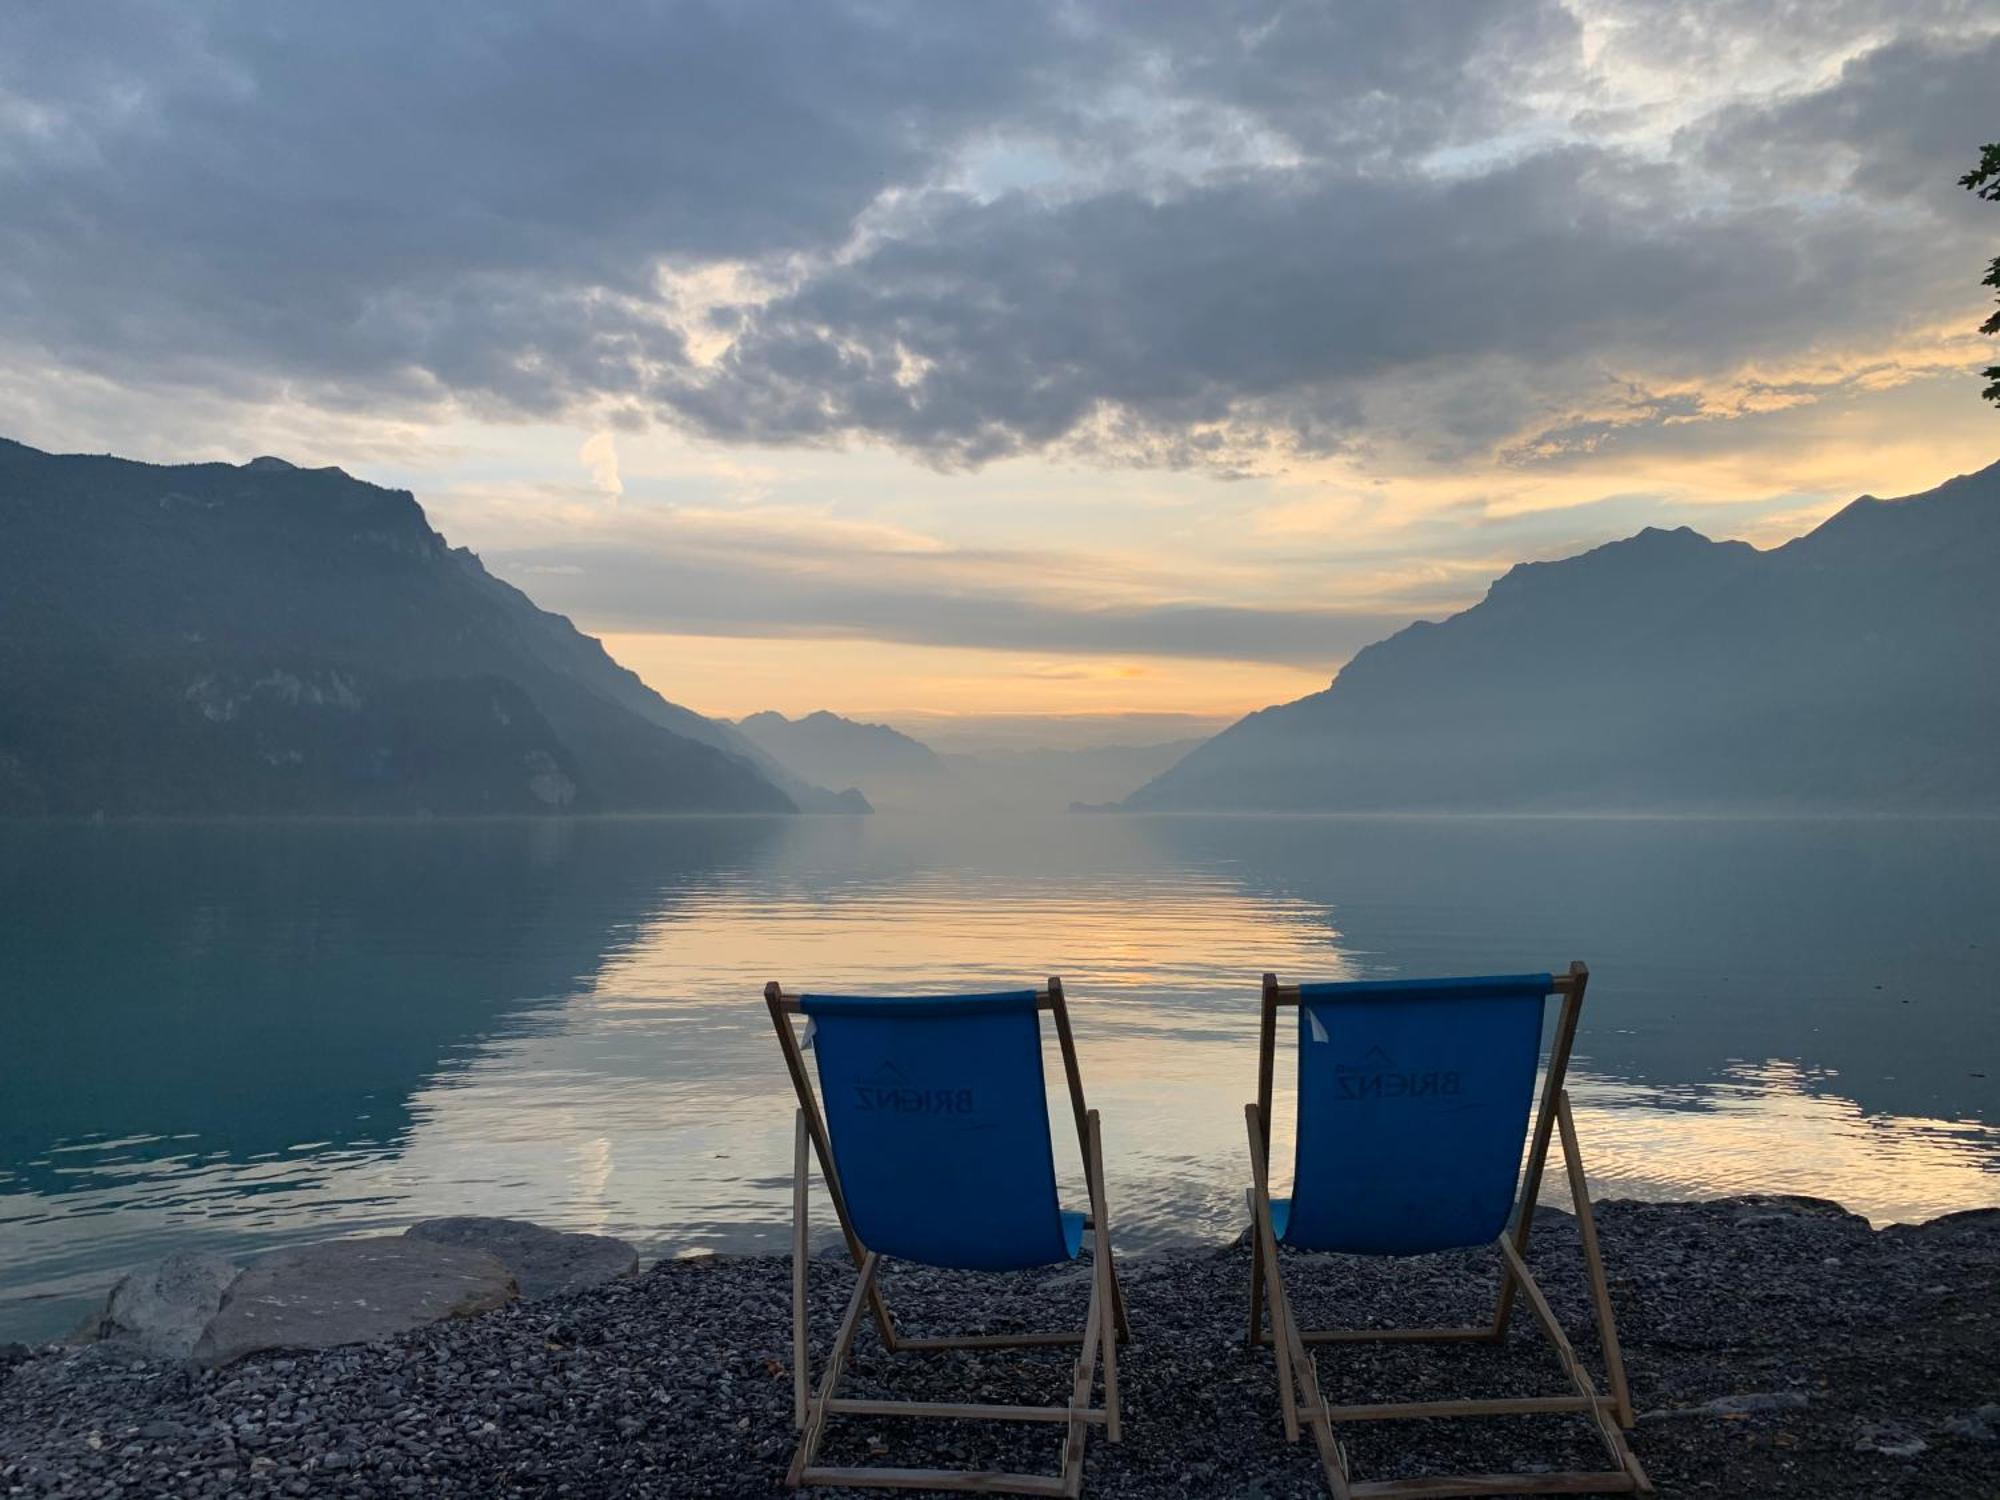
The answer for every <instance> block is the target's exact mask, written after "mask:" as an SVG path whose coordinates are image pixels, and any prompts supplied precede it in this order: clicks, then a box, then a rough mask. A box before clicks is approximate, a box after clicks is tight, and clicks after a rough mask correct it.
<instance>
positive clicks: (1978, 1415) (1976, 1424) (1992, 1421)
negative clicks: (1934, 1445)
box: [1945, 1402, 2000, 1443]
mask: <svg viewBox="0 0 2000 1500" xmlns="http://www.w3.org/2000/svg"><path fill="white" fill-rule="evenodd" d="M1945 1431H1946V1432H1949V1433H1950V1434H1951V1435H1952V1436H1953V1437H1962V1438H1971V1439H1972V1440H1973V1441H1974V1442H1975V1443H2000V1404H1995V1403H1993V1402H1988V1403H1987V1404H1986V1405H1984V1406H1982V1407H1979V1408H1977V1409H1976V1410H1974V1411H1972V1412H1969V1413H1968V1414H1966V1415H1965V1416H1962V1417H1953V1418H1952V1419H1951V1420H1950V1421H1949V1422H1947V1423H1945Z"/></svg>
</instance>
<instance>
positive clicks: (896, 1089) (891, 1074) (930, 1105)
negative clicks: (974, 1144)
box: [854, 1062, 973, 1115]
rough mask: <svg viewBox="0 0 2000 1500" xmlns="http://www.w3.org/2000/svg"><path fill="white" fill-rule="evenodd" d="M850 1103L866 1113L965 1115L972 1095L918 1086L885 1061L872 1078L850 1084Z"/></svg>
mask: <svg viewBox="0 0 2000 1500" xmlns="http://www.w3.org/2000/svg"><path fill="white" fill-rule="evenodd" d="M854 1104H855V1107H856V1108H857V1109H861V1110H864V1111H866V1112H867V1113H870V1114H897V1115H969V1114H971V1113H972V1110H973V1094H972V1090H971V1089H927V1088H920V1087H918V1086H917V1085H915V1084H913V1083H911V1082H910V1079H909V1075H908V1074H906V1073H905V1072H904V1071H903V1070H902V1069H901V1068H899V1067H897V1066H896V1064H894V1063H893V1062H888V1063H884V1064H883V1065H882V1066H881V1067H879V1068H877V1069H876V1070H875V1076H874V1077H872V1078H870V1079H867V1080H865V1081H863V1082H861V1083H857V1084H855V1085H854Z"/></svg>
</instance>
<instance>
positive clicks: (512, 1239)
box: [404, 1215, 639, 1300]
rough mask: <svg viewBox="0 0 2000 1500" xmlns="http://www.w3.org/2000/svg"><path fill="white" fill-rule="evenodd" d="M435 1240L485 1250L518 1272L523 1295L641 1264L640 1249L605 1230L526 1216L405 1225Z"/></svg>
mask: <svg viewBox="0 0 2000 1500" xmlns="http://www.w3.org/2000/svg"><path fill="white" fill-rule="evenodd" d="M404 1233H405V1235H406V1236H407V1237H408V1238H410V1239H414V1240H425V1241H428V1242H429V1243H431V1244H433V1245H459V1246H464V1247H466V1248H468V1249H474V1250H484V1251H485V1252H486V1253H487V1254H489V1255H491V1256H493V1257H494V1258H495V1259H496V1260H498V1261H499V1262H500V1264H501V1265H503V1266H505V1267H506V1268H507V1269H508V1270H509V1271H511V1272H513V1273H514V1280H515V1281H516V1282H518V1283H519V1284H520V1287H521V1295H522V1296H523V1297H525V1298H528V1299H530V1300H533V1299H535V1298H538V1297H554V1296H558V1295H560V1294H562V1293H564V1292H579V1291H582V1290H583V1289H584V1288H585V1287H590V1286H597V1285H599V1284H601V1283H603V1282H606V1281H616V1280H617V1279H618V1278H619V1277H621V1276H630V1275H633V1274H634V1273H635V1272H637V1271H638V1269H639V1252H638V1251H637V1250H634V1249H633V1248H632V1247H631V1246H630V1245H628V1244H626V1243H625V1241H623V1240H615V1239H612V1238H611V1237H610V1236H609V1235H603V1234H565V1233H563V1232H562V1231H560V1230H555V1229H545V1228H543V1227H542V1226H541V1225H540V1224H531V1223H529V1222H528V1221H527V1220H526V1219H489V1218H480V1217H477V1216H474V1215H460V1216H457V1217H453V1218H447V1219H425V1220H424V1221H423V1222H422V1223H421V1224H413V1225H411V1226H410V1228H409V1229H407V1230H405V1231H404Z"/></svg>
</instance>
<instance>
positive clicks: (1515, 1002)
mask: <svg viewBox="0 0 2000 1500" xmlns="http://www.w3.org/2000/svg"><path fill="white" fill-rule="evenodd" d="M1554 985H1555V981H1554V979H1553V977H1552V976H1550V975H1548V974H1510V975H1502V976H1498V977H1493V978H1481V979H1450V980H1415V981H1412V980H1378V981H1363V982H1360V983H1349V984H1302V985H1300V986H1299V1121H1298V1138H1297V1147H1296V1153H1295V1156H1294V1165H1293V1174H1292V1180H1293V1182H1294V1184H1295V1187H1294V1190H1293V1197H1292V1198H1291V1199H1286V1200H1280V1199H1274V1200H1273V1201H1272V1204H1271V1216H1272V1221H1273V1230H1274V1232H1275V1233H1276V1235H1277V1237H1278V1242H1279V1243H1280V1244H1286V1245H1296V1246H1298V1247H1299V1248H1301V1249H1306V1250H1344V1251H1349V1252H1352V1253H1355V1254H1360V1255H1416V1254H1421V1253H1423V1252H1426V1251H1432V1250H1455V1249H1459V1248H1462V1247H1464V1246H1468V1245H1485V1244H1489V1243H1491V1241H1492V1239H1493V1237H1494V1236H1495V1235H1496V1234H1498V1233H1499V1232H1500V1231H1501V1230H1502V1229H1504V1228H1505V1227H1506V1224H1507V1216H1508V1214H1509V1213H1511V1212H1512V1210H1513V1207H1514V1187H1515V1182H1516V1179H1517V1178H1518V1177H1519V1175H1520V1170H1521V1148H1522V1146H1523V1144H1524V1143H1525V1141H1526V1139H1527V1134H1528V1109H1529V1106H1530V1105H1531V1104H1532V1103H1533V1102H1534V1092H1535V1067H1536V1063H1537V1062H1538V1061H1539V1055H1540V1052H1541V1039H1542V1008H1543V1007H1542V1002H1543V1000H1544V999H1545V998H1546V997H1547V996H1548V995H1550V994H1552V993H1553V992H1554ZM1281 1203H1282V1205H1283V1206H1282V1208H1281V1207H1280V1204H1281ZM1280 1222H1282V1225H1283V1227H1279V1224H1280Z"/></svg>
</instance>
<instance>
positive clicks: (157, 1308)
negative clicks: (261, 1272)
mask: <svg viewBox="0 0 2000 1500" xmlns="http://www.w3.org/2000/svg"><path fill="white" fill-rule="evenodd" d="M235 1279H236V1265H235V1263H234V1262H233V1261H227V1260H224V1259H223V1258H222V1257H221V1256H219V1255H202V1254H198V1253H195V1252H190V1251H182V1252H180V1253H179V1254H175V1255H169V1256H167V1257H166V1258H165V1259H164V1260H156V1261H153V1262H151V1263H149V1264H147V1265H143V1266H141V1267H139V1268H138V1269H137V1270H136V1271H132V1272H130V1273H128V1274H127V1275H126V1276H125V1277H124V1278H123V1279H121V1280H120V1281H119V1283H118V1284H117V1285H116V1286H114V1287H113V1288H112V1289H111V1295H110V1297H108V1298H107V1299H106V1300H105V1304H104V1306H103V1307H102V1308H101V1309H100V1310H99V1311H98V1312H96V1313H94V1314H92V1316H91V1318H90V1321H89V1322H87V1323H85V1324H84V1326H83V1327H82V1328H80V1329H78V1330H77V1332H76V1335H75V1337H76V1338H78V1339H79V1340H83V1341H90V1340H97V1339H104V1340H109V1341H111V1342H114V1343H118V1344H121V1345H125V1346H128V1347H130V1348H132V1349H135V1350H137V1351H138V1352H139V1353H141V1354H145V1355H148V1356H150V1357H151V1358H154V1359H186V1358H187V1357H188V1355H189V1354H190V1353H192V1352H193V1350H194V1346H195V1344H196V1342H197V1341H198V1340H199V1339H200V1338H201V1334H202V1330H203V1329H204V1328H206V1327H207V1326H208V1323H209V1320H210V1319H211V1318H213V1317H214V1316H215V1315H216V1313H217V1312H218V1311H219V1310H220V1309H221V1307H222V1297H223V1293H224V1292H226V1291H227V1290H228V1288H229V1284H230V1283H231V1282H233V1281H234V1280H235Z"/></svg>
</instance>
